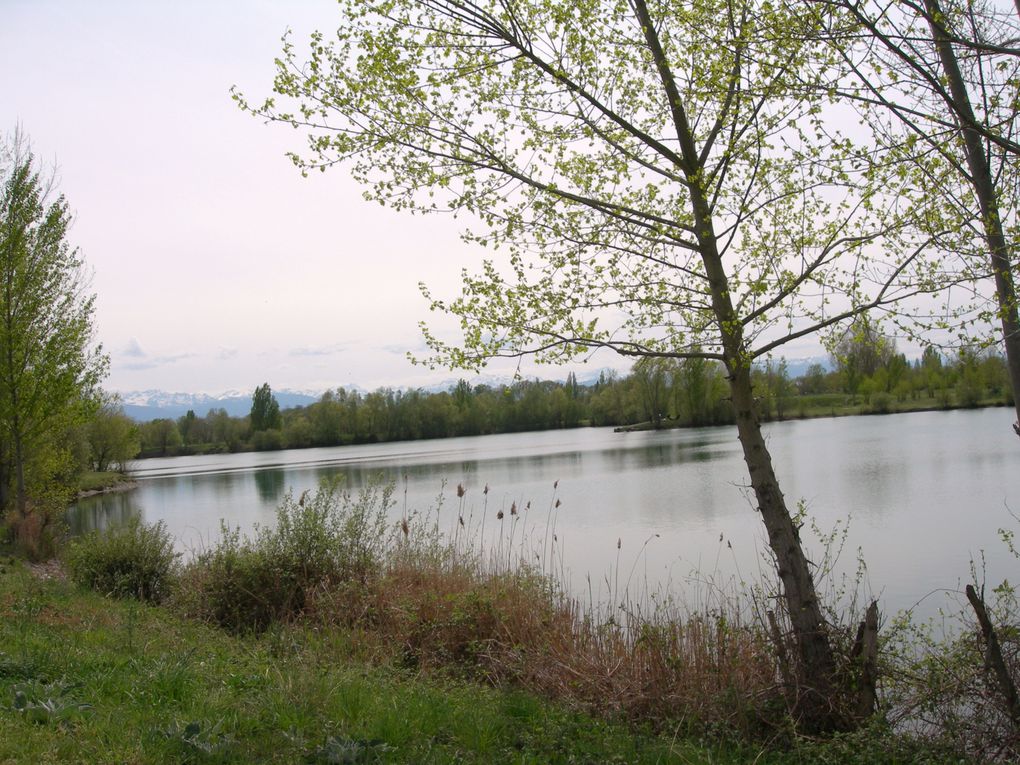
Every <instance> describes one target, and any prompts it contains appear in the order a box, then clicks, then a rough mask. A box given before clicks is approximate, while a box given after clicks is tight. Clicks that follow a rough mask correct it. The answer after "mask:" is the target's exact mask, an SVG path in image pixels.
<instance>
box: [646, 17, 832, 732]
mask: <svg viewBox="0 0 1020 765" xmlns="http://www.w3.org/2000/svg"><path fill="white" fill-rule="evenodd" d="M632 2H633V8H634V11H635V13H636V15H637V18H638V21H639V23H640V24H641V30H642V32H643V34H644V37H645V41H646V42H647V44H648V49H649V52H650V53H651V55H652V59H653V61H654V63H655V67H656V69H657V71H658V74H659V78H660V80H661V83H662V87H663V93H664V96H665V103H666V104H668V105H669V109H670V112H671V115H672V119H673V125H674V127H675V129H676V135H677V139H678V144H679V152H680V157H681V158H682V163H681V165H680V167H679V169H680V170H681V171H682V172H683V174H684V176H685V179H686V181H687V187H688V189H689V192H690V195H691V200H690V201H691V212H692V213H693V216H694V231H695V232H696V233H695V235H696V236H697V238H698V251H699V253H700V255H701V260H702V263H703V264H704V267H705V276H706V278H707V281H708V288H709V292H710V293H711V296H712V310H713V313H714V314H715V320H716V323H717V325H718V327H719V331H720V334H721V337H722V346H723V356H724V360H725V363H726V367H727V370H728V371H729V382H730V392H731V395H732V397H733V408H734V410H735V412H736V421H737V433H738V435H739V438H740V443H741V446H742V447H743V450H744V462H745V463H747V469H748V472H749V474H750V477H751V487H752V488H753V490H754V494H755V498H756V499H757V501H758V509H759V511H760V512H761V515H762V520H763V521H764V523H765V528H766V530H767V532H768V537H769V546H770V547H771V548H772V552H773V553H774V554H775V556H776V568H777V572H778V574H779V579H780V582H781V584H782V589H783V595H784V597H785V599H786V606H787V610H788V611H789V616H790V624H791V627H792V628H793V632H794V638H795V641H796V648H797V664H798V666H797V669H798V675H799V677H798V680H799V682H800V683H801V694H800V696H799V699H798V708H797V710H796V712H797V714H798V715H799V717H800V723H801V727H802V728H803V729H805V730H809V731H818V732H822V731H831V730H834V729H836V728H838V727H840V721H839V718H838V715H837V714H836V712H835V709H834V707H833V703H832V702H833V700H834V695H833V692H832V691H833V682H834V674H835V666H836V663H835V660H834V658H833V653H832V647H831V646H830V644H829V636H828V630H827V629H826V623H825V618H824V616H823V615H822V609H821V606H820V604H819V603H818V598H817V596H816V595H815V588H814V584H813V582H812V578H811V571H810V569H809V564H808V560H807V558H806V557H805V555H804V550H803V548H802V547H801V543H800V536H799V534H798V532H797V528H796V527H795V526H794V523H793V518H792V517H791V515H790V511H789V509H788V508H787V506H786V501H785V499H784V498H783V493H782V492H781V491H780V490H779V482H778V481H777V480H776V474H775V471H774V470H773V468H772V457H771V456H770V455H769V451H768V448H767V447H766V445H765V439H764V438H763V437H762V433H761V419H760V415H759V412H758V406H757V404H756V403H755V400H754V393H753V390H752V387H751V359H750V358H749V356H748V354H747V348H746V347H745V344H744V338H743V323H742V322H741V321H740V317H739V316H737V313H736V311H735V310H734V308H733V302H732V300H731V298H730V289H729V280H728V277H727V275H726V270H725V268H724V267H723V262H722V257H721V256H720V254H719V243H718V239H717V237H716V233H715V225H714V220H713V213H712V204H711V201H710V197H709V192H708V190H707V189H706V188H705V186H704V183H705V172H704V170H705V168H704V161H705V160H704V158H703V157H702V156H701V152H700V151H699V150H698V147H697V145H696V141H695V136H694V130H693V128H692V126H691V122H690V121H689V119H688V115H687V112H686V111H685V105H684V100H683V98H682V97H681V96H680V92H679V90H678V89H677V86H676V81H675V79H674V77H673V72H672V70H671V69H670V63H669V61H668V59H667V57H666V54H665V53H664V51H663V48H662V44H661V41H660V40H659V37H658V33H657V32H656V24H655V21H654V19H653V18H652V16H651V13H650V11H649V9H648V5H647V3H646V2H645V0H632Z"/></svg>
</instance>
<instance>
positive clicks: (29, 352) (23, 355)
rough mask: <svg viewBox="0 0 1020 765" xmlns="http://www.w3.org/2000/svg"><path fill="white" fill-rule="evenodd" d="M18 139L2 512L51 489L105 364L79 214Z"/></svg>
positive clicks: (5, 150)
mask: <svg viewBox="0 0 1020 765" xmlns="http://www.w3.org/2000/svg"><path fill="white" fill-rule="evenodd" d="M50 196H51V184H50V183H48V182H47V181H46V180H45V179H44V178H43V177H42V175H41V173H40V170H39V168H38V166H37V163H36V161H35V158H34V157H33V155H32V153H31V152H30V151H29V150H28V147H27V143H26V141H25V139H24V138H23V137H22V136H20V135H15V136H14V138H13V139H12V140H11V141H9V142H7V143H6V144H4V145H2V146H0V506H3V507H5V508H6V507H8V506H10V505H11V504H12V501H13V504H14V506H15V507H16V508H17V510H18V511H19V512H20V513H21V514H22V515H24V514H26V513H27V512H28V509H29V499H30V494H31V493H32V487H31V486H30V483H31V479H32V472H33V470H35V471H36V490H38V491H39V492H42V493H47V491H48V490H49V488H50V487H49V484H51V483H52V481H51V478H52V476H53V474H54V473H55V472H59V465H60V463H61V461H62V458H63V455H64V454H65V453H66V451H67V448H66V445H65V444H64V443H62V441H64V440H66V439H65V436H66V434H67V432H68V429H69V428H70V427H72V426H73V425H75V424H77V423H81V422H83V421H84V419H85V418H86V417H87V415H88V413H89V412H90V411H91V410H92V409H93V408H94V406H95V402H96V400H97V394H98V384H99V382H100V380H101V379H102V377H103V376H104V375H105V372H106V367H107V359H106V357H105V356H104V355H103V353H102V351H101V348H100V347H98V346H95V345H93V342H92V340H93V314H94V311H95V295H93V294H90V293H89V291H88V279H87V273H86V270H85V266H84V262H83V261H82V258H81V255H80V253H79V251H78V250H77V249H75V248H73V247H71V245H70V244H69V243H68V241H67V234H68V227H69V226H70V223H71V214H70V211H69V209H68V205H67V201H66V200H65V199H64V198H63V196H58V197H57V198H56V199H54V200H52V201H49V199H48V198H49V197H50Z"/></svg>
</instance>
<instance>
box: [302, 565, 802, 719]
mask: <svg viewBox="0 0 1020 765" xmlns="http://www.w3.org/2000/svg"><path fill="white" fill-rule="evenodd" d="M309 604H310V606H309V612H310V613H311V614H312V615H313V616H314V618H315V619H317V620H319V621H321V622H326V623H334V624H336V623H340V624H343V625H344V626H345V627H348V628H350V627H354V628H357V629H359V630H365V631H367V632H369V633H372V634H374V635H375V636H376V638H377V639H378V641H379V644H380V645H383V646H390V647H392V648H391V657H392V658H394V659H395V660H397V661H400V662H402V663H404V664H405V665H407V666H409V667H413V668H416V669H420V670H422V671H436V670H440V671H451V670H452V671H454V672H457V673H461V674H467V675H470V676H472V677H475V678H478V679H483V680H485V681H487V682H490V683H493V684H498V685H501V684H511V685H515V686H519V687H524V688H527V689H529V690H531V691H534V692H536V693H539V694H541V695H543V696H545V697H550V698H555V699H558V700H560V701H565V702H567V703H570V704H572V705H575V706H577V707H581V708H584V709H586V710H587V711H592V712H596V713H598V714H602V715H604V716H607V717H625V718H629V719H634V720H642V721H646V722H647V721H651V722H653V723H655V722H660V723H666V722H670V723H676V722H677V721H682V722H683V723H684V724H685V725H687V726H689V727H690V728H691V729H703V728H705V727H718V726H724V727H727V728H734V729H739V730H741V731H743V732H744V733H749V734H753V733H755V732H760V731H761V729H762V728H763V727H766V728H770V727H773V726H776V725H780V724H781V723H782V720H781V719H780V718H782V717H783V715H784V714H785V707H784V704H783V698H782V694H781V690H780V687H779V685H778V683H777V677H778V669H777V665H776V661H775V657H774V653H773V649H772V645H771V643H770V642H769V640H768V638H767V636H766V635H765V634H764V633H763V632H762V631H761V630H759V629H758V627H757V626H756V625H754V624H752V623H749V622H747V621H745V620H743V619H742V618H741V617H740V615H739V614H723V613H715V614H707V613H706V614H694V613H686V612H684V611H682V610H681V609H680V608H679V607H676V606H673V607H670V608H666V607H655V608H653V609H651V610H650V611H649V612H648V613H645V614H639V613H634V612H633V611H631V612H629V613H627V614H625V616H624V617H622V618H621V617H614V616H613V615H612V614H608V615H607V614H605V613H599V612H593V611H592V609H590V608H588V609H585V608H583V607H582V606H581V604H580V603H579V602H578V601H577V600H575V599H572V598H570V597H567V596H566V595H564V594H563V592H562V591H561V589H560V588H559V587H558V586H557V584H556V582H555V581H554V580H553V579H552V578H550V577H548V576H545V575H542V574H540V573H537V572H536V571H535V570H533V569H530V568H528V567H527V566H524V565H517V566H507V565H506V564H505V563H504V564H503V565H492V564H488V565H486V564H482V563H481V562H480V561H479V559H478V556H476V555H473V554H471V553H469V552H465V551H464V550H463V548H461V549H454V548H452V547H451V548H448V549H444V550H442V551H441V552H440V553H439V554H437V552H436V550H435V549H434V548H432V547H430V548H429V549H428V550H418V551H416V550H415V549H414V548H413V546H408V547H406V548H405V549H403V550H401V549H396V550H394V552H393V555H391V556H390V558H389V559H388V562H387V564H386V566H385V567H384V569H383V571H382V572H381V573H380V576H379V577H378V578H377V579H375V580H373V581H371V582H367V583H362V584H359V585H358V586H357V587H346V588H330V589H325V588H322V589H320V590H319V591H317V592H316V593H315V594H314V597H311V598H309Z"/></svg>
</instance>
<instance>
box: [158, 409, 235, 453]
mask: <svg viewBox="0 0 1020 765" xmlns="http://www.w3.org/2000/svg"><path fill="white" fill-rule="evenodd" d="M224 414H226V412H224ZM140 431H141V433H140V435H141V440H142V450H143V451H144V452H146V453H147V454H149V455H150V456H151V455H153V454H156V455H159V456H160V457H166V456H168V455H170V454H173V453H175V452H176V450H177V448H178V447H179V446H180V445H181V444H182V443H183V441H182V440H181V432H180V431H179V430H178V429H177V423H176V422H174V421H173V420H171V419H170V418H169V417H160V418H159V419H156V420H152V421H150V422H146V423H143V424H142V426H141V428H140Z"/></svg>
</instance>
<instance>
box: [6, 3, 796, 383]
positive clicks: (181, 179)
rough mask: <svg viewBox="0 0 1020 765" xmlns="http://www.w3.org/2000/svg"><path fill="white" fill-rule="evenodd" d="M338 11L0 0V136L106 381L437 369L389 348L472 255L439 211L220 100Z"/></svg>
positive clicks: (378, 375)
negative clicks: (52, 173) (36, 175)
mask: <svg viewBox="0 0 1020 765" xmlns="http://www.w3.org/2000/svg"><path fill="white" fill-rule="evenodd" d="M338 23H339V18H338V11H337V9H336V5H335V3H333V2H332V1H331V0H288V1H287V2H283V0H277V1H276V2H270V0H245V1H244V2H241V1H240V0H233V1H231V0H174V2H139V1H138V0H90V1H89V2H82V1H81V0H0V92H2V93H3V96H2V98H0V131H2V132H4V133H9V132H11V131H13V129H14V128H15V126H16V125H19V124H20V125H21V127H22V128H23V130H24V131H25V132H26V133H27V134H28V135H29V137H30V138H31V141H32V144H33V148H34V149H35V151H36V154H37V155H38V156H39V157H40V158H41V159H42V160H43V161H44V162H47V163H50V164H54V165H55V166H56V168H57V174H58V179H59V185H60V189H61V191H62V192H63V193H64V194H65V195H66V196H67V198H68V200H69V201H70V204H71V206H72V209H74V211H75V213H76V223H75V225H74V228H73V230H72V234H71V238H72V241H73V243H74V244H76V245H77V246H79V247H80V248H81V249H82V251H83V253H84V255H85V257H86V259H87V261H88V263H89V264H90V266H91V267H92V268H93V270H94V280H93V288H94V290H95V291H96V293H97V294H98V311H97V330H98V337H99V340H100V341H101V342H102V343H103V345H104V347H105V349H106V350H107V351H108V352H109V354H110V356H111V360H112V369H111V374H110V377H109V379H108V381H107V387H108V388H110V389H112V390H120V391H129V390H144V389H148V388H161V389H163V390H168V391H187V392H199V391H204V392H210V393H218V392H222V391H224V390H227V389H247V390H250V389H252V388H254V387H255V386H256V385H258V384H260V383H261V382H263V381H268V382H270V384H271V385H272V386H273V387H274V388H277V389H279V388H299V389H314V390H323V389H325V388H327V387H334V386H336V385H350V384H357V385H361V386H363V387H366V388H375V387H377V386H382V385H393V386H403V385H412V386H414V385H423V384H427V383H429V382H434V381H437V380H441V379H448V378H450V377H452V376H455V375H452V374H451V373H449V372H444V371H439V372H433V373H430V372H428V371H426V370H424V369H422V368H416V367H413V366H411V365H410V364H409V363H408V362H407V361H406V360H405V353H406V351H408V350H414V349H420V347H421V337H420V334H419V331H418V328H417V323H418V321H419V320H421V319H423V318H429V320H430V321H433V322H436V321H438V322H441V321H442V319H438V318H437V317H435V315H429V314H428V311H427V306H426V304H425V301H424V300H423V298H422V297H421V296H420V294H419V292H418V287H417V285H418V282H419V281H425V282H426V283H427V284H429V286H430V287H431V288H432V289H433V292H434V293H435V294H437V295H443V296H446V297H450V296H452V295H454V294H455V293H456V292H457V280H458V277H459V273H460V268H461V267H462V266H467V267H469V268H472V267H473V266H475V265H476V264H477V263H478V260H479V258H480V253H479V252H478V251H477V250H475V249H473V248H471V247H469V246H467V245H465V244H464V243H462V242H461V241H460V239H459V238H458V232H457V228H456V225H455V224H454V222H453V221H450V220H447V219H441V218H424V219H423V218H422V217H420V216H415V217H411V216H407V215H402V214H398V213H394V212H391V211H389V210H386V209H384V208H381V207H379V206H378V205H375V204H370V203H368V202H365V201H364V200H363V199H362V198H361V192H360V189H359V188H358V187H357V186H356V185H355V184H354V183H353V182H351V181H350V180H349V179H347V178H346V176H345V174H344V172H343V170H342V169H335V170H333V171H332V172H329V173H326V174H323V175H320V174H315V175H314V177H309V178H302V177H301V176H300V174H299V173H298V172H297V171H296V170H295V168H294V167H293V166H292V165H291V164H290V162H289V160H287V159H286V158H285V156H284V152H285V151H287V150H288V149H299V148H301V146H302V145H303V144H302V137H301V135H300V134H299V133H297V132H295V131H293V130H291V129H289V128H286V127H283V126H279V125H269V126H267V125H264V124H262V123H261V122H259V121H258V120H255V119H253V118H252V117H250V116H248V115H245V114H243V113H241V112H240V111H239V110H238V109H237V107H236V106H235V105H234V103H233V102H232V101H231V99H230V93H229V91H230V87H231V86H232V85H237V86H238V87H239V89H240V90H242V91H243V92H244V93H245V94H246V95H247V96H248V97H249V98H251V99H252V100H254V101H258V100H261V98H262V97H264V96H265V95H268V94H269V91H270V87H271V83H272V76H273V59H274V57H275V56H276V55H278V53H279V51H280V37H281V35H282V34H283V33H284V32H285V30H286V29H287V28H288V27H290V28H291V29H293V31H294V34H295V37H296V39H297V40H304V39H305V38H306V37H307V34H308V33H309V32H311V31H312V30H313V29H316V28H320V29H323V30H328V29H331V28H336V26H337V25H338ZM791 350H794V351H795V350H796V349H791ZM809 352H810V351H809ZM792 355H797V354H796V353H793V354H792ZM590 366H595V367H601V366H615V367H617V368H626V367H628V366H629V364H628V363H627V362H625V361H622V360H620V359H618V358H616V357H613V356H608V355H607V356H597V357H596V358H595V359H593V360H592V362H591V364H590ZM505 369H510V367H504V370H505ZM493 371H494V372H496V373H499V372H500V371H501V370H500V369H498V368H497V369H495V370H493ZM523 371H525V372H526V373H528V374H533V373H534V371H535V370H534V368H533V367H530V366H527V365H526V366H525V367H524V368H523ZM539 373H540V374H541V375H542V376H543V377H551V378H555V377H562V376H564V375H565V374H566V371H565V370H556V369H550V368H542V369H541V370H540V371H539Z"/></svg>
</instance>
